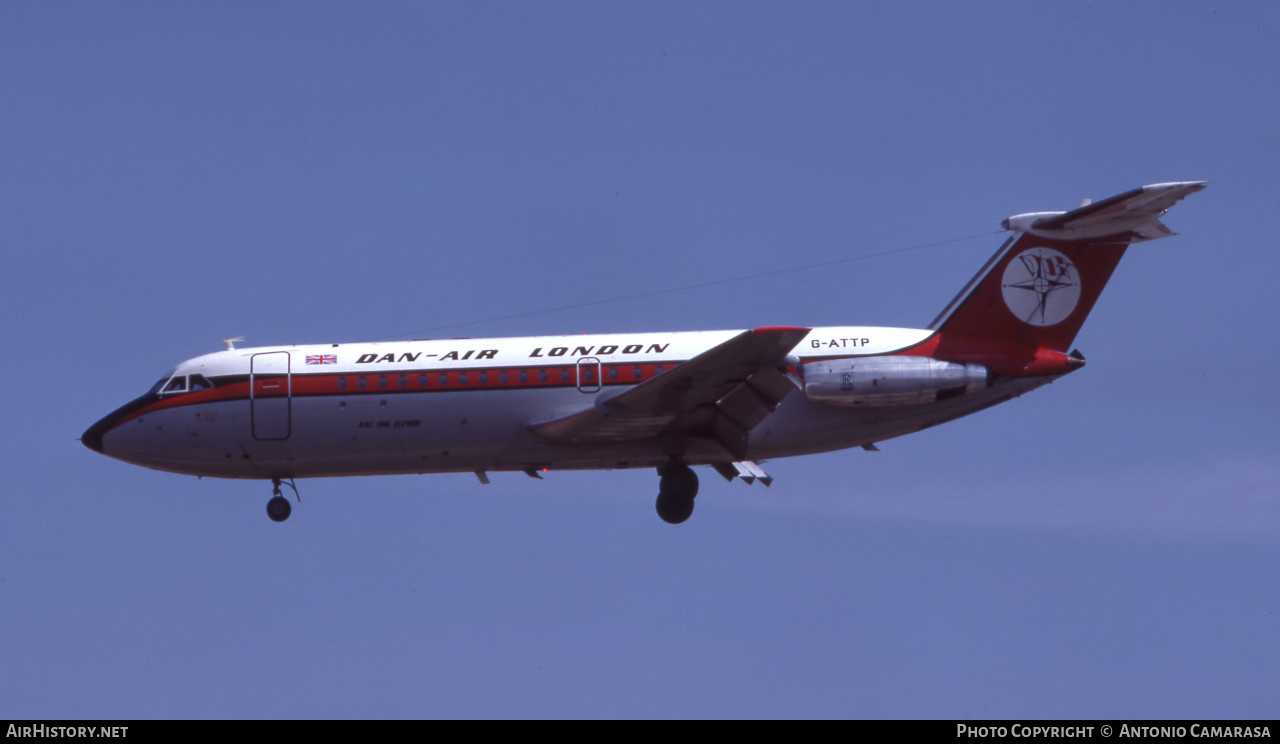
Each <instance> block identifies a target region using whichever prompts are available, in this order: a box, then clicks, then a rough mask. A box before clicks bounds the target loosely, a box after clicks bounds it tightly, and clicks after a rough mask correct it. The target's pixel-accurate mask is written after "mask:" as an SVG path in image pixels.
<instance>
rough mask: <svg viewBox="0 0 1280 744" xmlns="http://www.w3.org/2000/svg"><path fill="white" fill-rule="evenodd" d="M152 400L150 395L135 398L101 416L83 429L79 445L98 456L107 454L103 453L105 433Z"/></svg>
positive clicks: (152, 397)
mask: <svg viewBox="0 0 1280 744" xmlns="http://www.w3.org/2000/svg"><path fill="white" fill-rule="evenodd" d="M154 399H155V398H154V396H152V395H149V394H148V395H144V396H142V397H141V398H135V399H134V400H131V401H129V402H128V403H125V404H124V405H123V406H120V407H119V408H117V409H116V410H114V411H112V412H111V413H108V414H107V415H106V416H103V417H102V418H101V419H99V420H98V422H97V423H95V424H94V425H93V426H90V427H89V428H88V429H85V431H84V433H83V434H81V435H80V442H81V444H83V445H84V446H86V447H88V448H89V449H91V450H93V451H94V452H97V453H98V454H100V455H105V454H107V453H106V452H105V451H103V447H102V437H103V436H104V435H106V433H107V432H109V431H111V430H112V429H114V428H115V427H116V425H117V424H119V423H120V422H121V421H123V420H124V419H125V418H127V417H128V416H129V415H130V414H131V413H133V412H134V411H136V410H138V409H139V408H141V407H143V406H145V405H147V404H148V403H150V402H151V401H152V400H154Z"/></svg>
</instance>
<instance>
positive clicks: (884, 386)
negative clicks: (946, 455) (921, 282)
mask: <svg viewBox="0 0 1280 744" xmlns="http://www.w3.org/2000/svg"><path fill="white" fill-rule="evenodd" d="M802 374H803V377H804V394H805V395H806V396H807V397H808V398H809V400H812V401H815V402H818V403H829V404H834V405H839V406H905V405H918V404H921V403H933V402H934V401H938V400H945V399H947V398H954V397H955V396H957V395H964V394H966V393H975V392H978V391H979V390H985V389H986V388H987V387H988V386H989V385H990V374H989V373H988V370H987V368H986V367H984V366H982V365H981V364H961V363H958V362H943V361H939V360H937V359H929V358H927V357H915V356H877V357H859V358H854V359H833V360H831V361H826V362H809V363H808V364H805V365H804V367H803V368H802Z"/></svg>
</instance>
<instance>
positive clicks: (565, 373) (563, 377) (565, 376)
mask: <svg viewBox="0 0 1280 744" xmlns="http://www.w3.org/2000/svg"><path fill="white" fill-rule="evenodd" d="M568 381H569V368H568V367H565V368H564V369H562V370H560V382H568Z"/></svg>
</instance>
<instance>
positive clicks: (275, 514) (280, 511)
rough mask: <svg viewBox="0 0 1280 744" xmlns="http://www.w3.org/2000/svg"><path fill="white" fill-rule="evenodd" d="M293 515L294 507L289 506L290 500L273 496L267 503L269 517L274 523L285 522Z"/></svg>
mask: <svg viewBox="0 0 1280 744" xmlns="http://www.w3.org/2000/svg"><path fill="white" fill-rule="evenodd" d="M292 513H293V507H292V506H290V505H289V500H288V499H286V498H285V497H283V496H272V497H271V500H270V501H268V502H267V516H268V517H271V521H272V522H283V521H284V520H286V519H288V518H289V515H290V514H292Z"/></svg>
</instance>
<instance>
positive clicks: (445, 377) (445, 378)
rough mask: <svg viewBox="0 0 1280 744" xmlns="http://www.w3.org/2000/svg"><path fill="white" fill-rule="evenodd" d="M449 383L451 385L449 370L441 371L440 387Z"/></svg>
mask: <svg viewBox="0 0 1280 744" xmlns="http://www.w3.org/2000/svg"><path fill="white" fill-rule="evenodd" d="M448 385H449V373H447V372H441V373H440V387H447V386H448Z"/></svg>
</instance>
